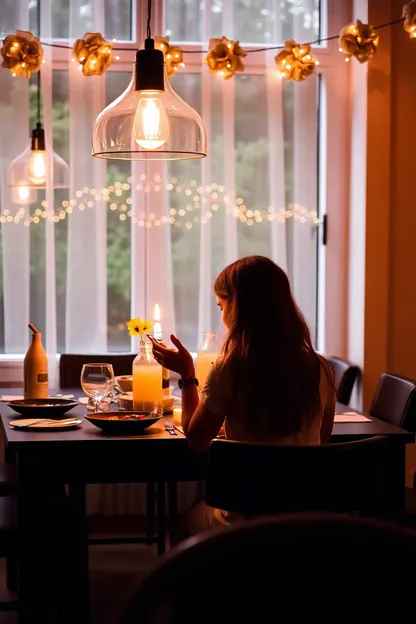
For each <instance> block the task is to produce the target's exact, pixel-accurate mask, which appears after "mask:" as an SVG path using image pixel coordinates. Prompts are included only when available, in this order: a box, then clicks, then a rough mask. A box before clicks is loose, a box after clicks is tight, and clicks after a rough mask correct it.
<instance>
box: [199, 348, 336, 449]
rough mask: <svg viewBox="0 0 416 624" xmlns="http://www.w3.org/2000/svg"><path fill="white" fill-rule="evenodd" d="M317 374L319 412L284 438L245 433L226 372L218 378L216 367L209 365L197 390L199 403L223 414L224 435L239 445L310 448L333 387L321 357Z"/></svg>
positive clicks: (317, 435) (318, 439)
mask: <svg viewBox="0 0 416 624" xmlns="http://www.w3.org/2000/svg"><path fill="white" fill-rule="evenodd" d="M318 357H319V359H320V360H321V372H320V382H319V395H320V399H321V401H320V405H321V407H320V410H319V412H318V413H317V414H315V416H314V418H313V419H311V420H309V422H307V423H305V425H304V426H303V427H302V428H301V429H300V430H299V431H298V432H297V433H294V434H291V435H287V436H281V437H270V435H267V432H262V431H257V432H255V431H254V432H253V431H249V432H248V431H247V430H246V428H245V422H244V419H242V418H241V410H242V405H241V402H240V401H239V400H233V398H232V396H231V388H232V384H231V380H230V379H228V380H227V372H226V371H222V372H221V375H219V367H218V366H217V365H216V363H213V365H212V367H211V370H210V372H209V374H208V377H207V379H206V382H205V385H204V387H203V389H202V391H201V400H202V401H203V402H204V404H205V405H206V406H207V408H208V409H209V410H210V411H211V412H212V413H213V414H218V415H222V414H223V415H224V418H225V435H226V438H228V439H230V440H237V441H239V442H254V443H258V444H279V445H285V446H292V445H296V446H297V445H299V446H305V445H314V444H320V443H321V425H322V417H323V412H324V409H325V406H326V405H327V403H328V402H329V401H330V400H331V399H332V396H333V392H334V390H333V386H332V384H331V381H330V378H329V372H328V369H329V364H328V363H327V362H326V360H325V359H324V358H323V357H322V356H318ZM278 406H279V397H278V396H276V408H277V409H278Z"/></svg>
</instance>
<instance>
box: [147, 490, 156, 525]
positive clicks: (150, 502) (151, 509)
mask: <svg viewBox="0 0 416 624" xmlns="http://www.w3.org/2000/svg"><path fill="white" fill-rule="evenodd" d="M155 490H156V486H155V483H153V482H152V481H149V482H148V483H146V535H147V537H153V535H154V533H155V498H156V496H155V494H156V491H155Z"/></svg>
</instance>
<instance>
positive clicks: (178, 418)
mask: <svg viewBox="0 0 416 624" xmlns="http://www.w3.org/2000/svg"><path fill="white" fill-rule="evenodd" d="M173 422H174V423H175V425H182V408H181V407H175V408H174V409H173Z"/></svg>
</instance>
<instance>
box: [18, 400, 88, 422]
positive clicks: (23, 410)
mask: <svg viewBox="0 0 416 624" xmlns="http://www.w3.org/2000/svg"><path fill="white" fill-rule="evenodd" d="M7 405H8V406H9V407H11V408H12V409H13V410H14V411H15V412H17V413H18V414H21V415H22V416H26V417H27V418H31V417H32V418H33V417H34V416H35V415H36V416H40V415H41V416H45V418H60V417H61V416H63V415H64V414H65V413H66V412H69V410H71V409H72V408H73V407H76V406H77V405H78V401H68V399H55V398H49V399H48V398H46V399H18V400H16V401H9V402H8V403H7Z"/></svg>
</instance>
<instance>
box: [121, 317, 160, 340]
mask: <svg viewBox="0 0 416 624" xmlns="http://www.w3.org/2000/svg"><path fill="white" fill-rule="evenodd" d="M126 325H127V328H128V330H129V334H130V336H141V337H142V338H143V336H145V335H146V334H150V332H151V331H152V328H153V326H152V323H151V321H144V320H143V319H141V318H134V319H130V321H127V322H126Z"/></svg>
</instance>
